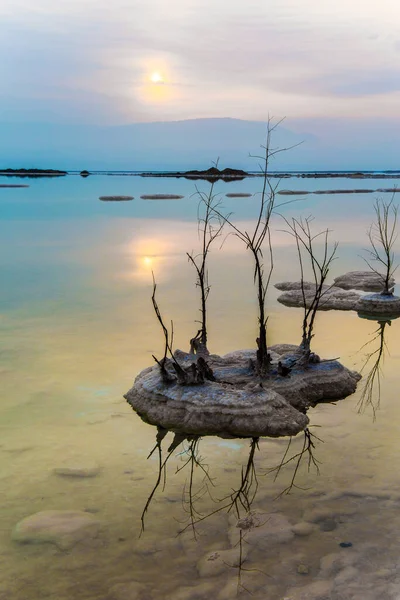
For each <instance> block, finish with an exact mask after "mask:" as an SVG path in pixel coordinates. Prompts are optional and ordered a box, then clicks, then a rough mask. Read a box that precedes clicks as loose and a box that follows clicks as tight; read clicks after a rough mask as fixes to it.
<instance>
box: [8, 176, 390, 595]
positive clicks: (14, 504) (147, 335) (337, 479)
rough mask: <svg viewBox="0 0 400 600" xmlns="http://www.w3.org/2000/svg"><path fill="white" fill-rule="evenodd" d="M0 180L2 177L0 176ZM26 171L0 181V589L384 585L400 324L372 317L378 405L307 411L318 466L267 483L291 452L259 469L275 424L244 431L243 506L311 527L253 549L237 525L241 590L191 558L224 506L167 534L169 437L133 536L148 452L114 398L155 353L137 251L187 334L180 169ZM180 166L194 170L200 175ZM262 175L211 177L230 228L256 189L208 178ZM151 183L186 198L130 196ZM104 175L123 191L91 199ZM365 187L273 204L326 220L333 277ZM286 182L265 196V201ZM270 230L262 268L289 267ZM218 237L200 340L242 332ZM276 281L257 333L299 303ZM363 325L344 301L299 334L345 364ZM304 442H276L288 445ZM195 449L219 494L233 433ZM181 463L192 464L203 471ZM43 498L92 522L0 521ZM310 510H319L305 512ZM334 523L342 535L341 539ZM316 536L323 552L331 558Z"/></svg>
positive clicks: (33, 508) (188, 189) (241, 340)
mask: <svg viewBox="0 0 400 600" xmlns="http://www.w3.org/2000/svg"><path fill="white" fill-rule="evenodd" d="M10 181H11V182H14V181H15V180H7V179H5V178H2V180H0V183H9V182H10ZM24 182H27V183H29V185H30V187H29V188H27V189H0V217H1V220H0V270H1V290H0V372H1V381H2V386H1V403H0V430H1V437H0V465H1V468H0V479H1V486H0V490H1V492H0V493H1V504H0V506H1V511H0V514H1V519H0V568H1V574H2V577H1V581H0V598H1V599H2V600H3V599H7V600H11V599H12V600H14V599H15V600H36V599H39V598H40V599H41V598H51V599H52V600H72V599H74V600H75V599H79V600H80V599H85V600H95V599H103V598H104V599H110V600H120V599H124V600H133V599H135V598H138V599H139V600H145V599H149V598H150V599H153V600H158V599H160V600H164V599H170V598H171V599H172V598H173V599H174V600H190V599H192V600H195V599H197V598H216V599H218V600H225V599H229V598H235V597H236V595H237V592H238V593H239V596H241V595H242V594H243V596H246V595H248V592H247V591H246V589H247V590H249V591H250V592H251V593H252V594H253V596H254V597H255V598H257V599H268V600H280V599H281V598H291V599H293V600H300V599H302V598H314V599H315V600H316V599H317V598H325V597H326V598H332V599H334V600H339V599H345V600H347V599H349V600H356V599H361V598H363V600H365V599H369V598H378V597H380V598H393V599H395V598H399V597H400V566H399V564H398V551H399V542H400V539H399V536H400V534H399V531H400V511H399V506H400V504H399V503H400V483H399V478H398V473H399V470H400V447H399V442H398V440H399V422H400V421H399V417H400V407H399V402H398V389H399V384H400V375H399V365H400V362H399V358H400V354H399V351H398V348H399V341H400V325H399V323H398V322H396V321H394V322H393V323H392V325H391V327H386V330H385V335H386V338H385V341H386V344H387V351H386V356H385V361H384V363H383V366H382V375H383V377H382V386H381V406H380V410H378V411H377V413H376V418H375V420H374V419H373V414H372V411H371V410H366V411H365V412H363V413H361V414H360V413H359V411H358V408H357V403H358V400H359V397H360V392H357V394H355V395H354V396H352V397H350V398H348V399H346V400H344V401H343V402H340V403H337V404H336V405H324V406H319V407H318V408H316V409H314V410H312V411H310V413H309V414H310V418H311V422H312V425H313V426H315V429H313V431H314V432H315V433H317V435H318V437H319V438H321V440H322V441H321V442H317V443H316V448H315V456H316V458H317V459H318V461H319V474H318V473H317V472H316V470H315V469H311V470H310V472H308V471H307V468H306V465H304V467H302V468H301V470H300V472H299V473H298V476H297V479H296V484H297V486H298V487H295V488H294V489H292V491H291V494H290V495H283V496H281V497H279V498H278V499H276V497H277V496H278V495H279V494H280V492H281V491H282V490H284V489H285V488H286V486H287V485H288V483H289V482H290V480H291V477H292V475H293V467H292V466H291V465H289V466H288V467H287V468H286V469H284V470H283V471H282V473H281V474H280V475H279V477H278V478H277V479H276V480H274V477H273V475H265V474H263V473H264V472H265V470H266V469H267V468H268V467H273V466H275V465H277V464H279V461H280V460H281V458H282V455H283V453H284V451H285V448H286V443H285V442H282V441H280V440H277V441H271V440H266V441H262V442H261V443H260V451H259V452H258V453H257V456H256V465H257V468H258V469H259V474H260V476H259V489H258V494H257V497H256V499H255V502H254V504H253V507H254V509H256V510H259V511H263V512H265V513H267V514H273V513H279V515H281V516H282V518H284V519H286V520H288V521H289V522H290V523H291V524H292V525H295V524H297V523H299V522H302V521H304V520H307V519H308V520H311V521H312V523H313V526H312V532H311V533H309V535H305V536H298V535H297V536H295V537H294V538H292V539H290V540H287V541H286V542H284V543H283V542H282V543H278V541H279V540H278V538H279V536H276V538H277V539H276V540H275V541H274V540H273V541H271V544H270V547H269V546H268V547H267V548H260V547H258V546H257V543H256V542H254V544H253V546H254V547H253V546H252V544H251V543H250V542H249V544H248V546H249V552H248V558H247V560H246V563H245V564H244V567H245V568H246V569H249V570H248V571H243V572H242V574H241V582H242V584H243V586H244V587H245V588H246V589H243V588H239V590H238V587H237V585H238V570H237V569H236V568H234V567H233V566H232V564H231V563H230V562H229V560H226V561H225V562H224V563H223V565H222V567H221V565H220V566H219V567H218V568H217V569H214V571H213V570H212V569H211V568H203V566H202V565H203V564H206V566H207V565H208V563H210V562H212V561H208V560H207V558H209V557H210V555H211V556H214V555H215V553H218V552H220V551H223V550H226V549H229V548H230V546H231V538H230V537H229V528H230V527H231V526H232V523H234V518H233V517H232V516H231V515H229V514H228V515H227V514H226V513H224V512H222V513H219V514H217V515H214V516H212V517H210V518H209V519H206V520H205V521H204V522H202V524H201V525H199V533H200V534H201V535H199V536H198V538H197V539H195V540H194V539H193V536H192V534H191V533H190V532H186V533H185V534H183V535H177V534H178V532H179V531H180V530H181V529H182V527H183V526H185V524H186V523H187V513H186V512H185V507H186V506H185V502H184V500H185V489H186V488H185V481H186V478H187V472H186V471H185V469H182V470H181V471H179V472H178V473H176V471H177V469H178V468H179V467H180V466H182V465H183V463H184V462H185V460H186V459H185V455H184V454H182V452H181V449H180V450H179V451H177V452H176V454H175V455H174V456H173V457H172V458H171V460H170V463H169V470H168V479H167V482H166V485H165V489H164V491H162V490H161V489H160V490H159V492H158V493H157V494H156V496H155V498H154V501H153V503H152V505H151V506H150V509H149V511H148V513H147V516H146V529H145V532H144V535H142V536H141V537H140V539H139V537H138V536H139V533H140V516H141V512H142V509H143V507H144V505H145V503H146V499H147V497H148V495H149V493H150V491H151V489H152V486H153V484H154V482H155V480H156V477H157V457H156V456H153V457H152V458H151V459H149V460H147V456H148V454H149V452H150V450H151V449H152V447H153V446H154V443H155V431H154V429H153V428H152V427H150V426H148V425H146V424H144V423H143V422H142V421H141V420H140V419H139V417H138V416H137V415H135V414H134V413H133V412H132V410H131V409H130V407H129V406H128V405H127V404H126V402H125V401H124V399H123V397H122V396H123V394H124V393H125V392H126V391H127V390H128V389H129V388H130V387H131V385H132V383H133V380H134V377H135V376H136V374H137V373H138V372H139V371H140V370H141V369H143V368H145V367H146V366H148V365H151V364H152V362H153V359H152V358H151V355H152V354H156V355H160V354H162V346H163V339H162V336H161V335H160V330H159V326H158V324H157V322H156V319H155V317H154V314H153V311H152V307H151V292H152V284H151V271H152V270H153V271H154V273H155V276H156V279H157V282H158V302H159V305H160V308H161V310H162V312H163V314H164V315H165V318H166V320H167V321H169V320H170V319H173V321H174V330H175V347H179V348H182V349H187V347H188V340H189V339H190V337H192V336H193V334H194V333H195V332H196V330H197V327H196V323H195V321H196V319H198V317H199V313H198V302H197V301H198V297H197V290H196V287H195V281H194V274H193V270H192V269H191V267H190V265H189V264H188V261H187V257H186V254H185V253H186V251H189V252H190V251H196V248H197V247H198V237H197V222H196V219H197V204H198V198H197V197H196V195H195V192H196V189H195V184H194V183H193V182H190V181H185V180H182V179H180V180H174V179H142V178H138V177H122V176H121V177H118V176H115V177H105V176H94V177H89V178H87V179H82V178H80V177H76V176H69V177H66V178H63V179H37V180H26V181H24ZM395 183H396V182H395V181H390V180H382V181H379V180H373V181H369V180H365V181H363V180H357V181H356V182H354V181H351V180H348V179H334V180H329V179H322V180H301V179H288V180H284V181H283V182H282V185H281V187H282V188H288V189H294V190H308V191H313V190H316V189H339V188H341V189H349V187H357V188H360V187H365V189H371V188H375V187H376V188H386V187H388V188H389V187H393V186H394V185H395ZM353 184H355V185H353ZM196 185H197V187H198V188H199V189H201V190H204V191H207V190H208V189H209V186H208V184H207V183H205V182H197V184H196ZM259 189H260V180H257V179H251V180H244V181H241V182H231V183H223V182H221V183H218V184H217V185H216V186H215V192H216V193H218V194H221V196H220V197H221V201H222V205H223V207H224V210H225V211H226V212H232V213H233V216H232V219H233V220H235V222H238V223H240V224H243V225H245V226H246V227H251V222H252V221H253V220H254V215H255V211H256V208H257V196H255V197H252V198H236V199H228V198H226V197H225V194H226V193H232V192H249V193H252V194H256V193H257V192H258V191H259ZM156 193H170V194H171V193H176V194H181V195H183V196H184V198H183V199H181V200H170V201H161V200H159V201H151V200H142V199H140V196H141V195H143V194H156ZM116 194H119V195H132V196H134V197H135V199H134V200H133V201H131V202H120V203H118V202H108V203H106V202H101V201H99V200H98V197H99V196H103V195H116ZM378 195H379V194H357V195H355V194H341V195H329V194H328V195H307V196H302V197H301V200H300V201H299V202H296V203H294V204H291V205H288V206H285V207H282V211H284V212H285V215H286V216H289V215H293V216H299V215H303V216H308V215H309V214H313V215H314V216H315V227H316V228H317V229H323V228H326V227H329V229H330V230H332V234H331V235H332V240H338V241H339V243H340V246H339V251H338V259H337V260H336V261H335V262H334V264H333V267H332V278H333V277H334V276H336V275H338V274H340V273H344V272H346V271H349V270H356V269H364V268H365V263H364V262H363V260H362V258H361V255H362V254H363V248H365V247H366V246H367V236H366V231H367V229H368V226H369V224H370V223H371V222H372V220H373V201H374V199H375V198H376V197H377V196H378ZM287 199H288V197H285V196H280V197H279V202H280V201H282V202H283V201H286V200H287ZM282 229H284V225H283V222H282V220H281V219H280V218H279V217H278V216H276V218H275V219H274V223H273V230H274V231H273V239H274V246H275V270H274V274H273V280H274V282H275V281H281V280H292V279H298V269H297V264H296V256H295V252H294V248H293V246H292V245H291V240H290V237H289V236H288V235H287V234H286V233H284V232H283V231H282ZM219 245H220V244H216V245H215V247H214V248H213V251H212V254H211V257H210V266H209V271H210V282H211V284H212V289H211V294H210V303H209V311H210V323H209V342H210V348H211V350H212V351H213V352H215V353H221V354H222V353H225V352H228V351H231V350H233V349H239V348H247V347H253V346H254V338H255V335H256V311H255V294H254V289H253V284H252V271H251V262H250V258H249V256H248V255H247V254H246V251H245V249H244V247H243V246H241V245H240V243H239V241H238V240H237V239H235V238H234V237H233V236H229V237H228V238H227V239H226V241H225V243H224V245H223V248H222V249H220V248H219ZM277 295H278V293H277V291H276V290H275V289H274V288H272V287H271V290H270V296H269V301H268V302H269V304H268V306H269V315H270V317H269V322H268V325H269V341H270V343H272V344H273V343H278V342H288V343H298V342H299V341H300V334H301V329H300V328H301V311H300V310H297V309H289V308H285V307H283V306H281V305H280V304H278V303H277V301H276V297H277ZM376 329H377V324H376V323H375V322H373V321H368V320H363V319H360V318H358V317H357V315H356V314H355V313H353V312H349V313H339V312H326V313H321V314H319V315H318V319H317V327H316V336H315V343H314V349H315V351H316V352H318V353H319V354H320V355H321V356H323V357H327V358H329V357H337V356H340V360H341V361H342V362H343V364H345V365H346V366H348V367H349V368H354V369H360V368H361V367H362V364H363V362H364V361H365V354H366V352H368V351H369V349H370V350H371V351H373V349H375V347H373V346H372V345H370V346H369V347H367V348H363V349H362V350H361V351H360V348H361V347H362V346H363V345H364V344H366V343H367V342H368V341H371V340H373V337H374V331H376ZM374 343H375V342H372V344H374ZM361 388H362V382H361V385H360V389H361ZM317 427H318V429H317ZM301 443H302V441H301V440H298V441H294V442H293V453H295V452H297V451H298V450H299V448H300V447H301ZM200 452H201V457H202V460H203V461H204V464H207V465H208V468H209V472H210V475H211V477H212V478H213V481H214V485H215V488H213V490H212V496H213V498H214V500H218V498H222V497H223V496H225V495H226V494H229V493H230V491H231V490H232V489H234V488H235V486H237V484H238V480H240V474H241V468H242V464H244V463H245V461H246V457H247V453H248V443H247V442H246V441H243V440H235V441H233V442H227V441H223V440H219V439H217V438H209V439H204V440H202V443H201V450H200ZM71 465H75V466H76V467H77V468H81V469H89V468H92V467H93V468H95V467H99V471H98V474H97V475H95V476H93V477H90V478H89V477H60V476H58V475H56V474H55V472H54V470H55V469H58V468H62V467H65V466H67V467H68V466H71ZM199 471H200V470H199ZM198 477H199V481H200V482H201V473H199V474H198ZM182 501H183V502H182ZM215 506H217V505H216V504H215V502H214V501H213V500H212V499H211V498H210V497H209V496H208V495H207V494H206V495H204V496H202V497H201V498H200V499H199V510H201V512H202V514H208V513H209V512H212V511H213V510H214V509H215ZM44 510H79V511H86V512H87V514H92V515H94V516H95V517H96V518H97V519H98V520H99V521H100V524H101V527H100V531H99V533H98V535H97V537H95V538H94V539H92V538H91V537H90V536H88V537H87V539H83V540H81V541H80V542H79V543H77V544H76V545H74V546H73V547H71V548H68V549H64V550H60V549H59V548H58V547H57V546H56V545H54V544H50V543H46V544H19V543H17V542H15V541H13V540H12V531H13V528H14V526H15V525H16V523H18V522H19V521H21V519H23V518H25V517H27V516H29V515H32V514H34V513H37V512H39V511H44ZM313 510H314V512H315V511H320V516H318V515H317V516H315V514H316V513H315V514H314V516H311V517H310V511H313ZM324 511H325V512H324ZM318 514H319V513H318ZM321 515H322V516H321ZM268 518H269V517H268V516H267V517H266V520H268ZM343 542H344V543H351V544H352V546H351V547H347V548H342V547H341V546H340V545H339V544H340V543H343ZM210 553H211V554H210ZM333 553H334V554H337V556H336V558H335V557H333V558H332V557H331V558H329V555H332V554H333ZM346 553H347V554H346ZM214 558H215V556H214ZM204 561H205V562H204ZM335 561H336V562H335ZM303 567H305V568H303ZM134 582H139V584H143V586H142V587H140V586H139V587H138V586H137V585H135V583H134ZM318 586H319V587H318ZM324 586H325V588H324ZM318 590H319V591H318ZM321 590H322V592H321ZM324 590H325V591H324ZM318 593H319V594H320V595H318ZM323 593H324V594H325V595H321V594H323ZM307 594H308V595H307ZM310 594H311V595H310ZM312 594H314V595H312Z"/></svg>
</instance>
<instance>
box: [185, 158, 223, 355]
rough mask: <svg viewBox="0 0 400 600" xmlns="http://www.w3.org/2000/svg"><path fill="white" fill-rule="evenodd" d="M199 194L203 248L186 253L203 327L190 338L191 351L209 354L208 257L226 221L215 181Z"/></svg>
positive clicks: (200, 232)
mask: <svg viewBox="0 0 400 600" xmlns="http://www.w3.org/2000/svg"><path fill="white" fill-rule="evenodd" d="M217 164H218V163H216V165H217ZM197 194H198V196H199V197H200V201H199V206H198V212H197V220H198V229H199V236H200V240H201V250H200V252H199V253H198V254H194V253H193V252H192V253H191V254H189V252H187V253H186V254H187V257H188V259H189V262H190V263H191V264H192V265H193V266H194V268H195V270H196V286H197V287H198V288H199V289H200V296H201V300H200V302H201V304H200V314H201V321H200V325H201V327H200V329H199V330H198V332H197V334H196V335H195V337H194V338H192V339H191V340H190V351H191V352H193V353H198V354H205V355H207V354H208V349H207V299H208V295H209V293H210V284H209V281H208V268H207V258H208V254H209V251H210V247H211V244H212V243H213V242H214V241H215V240H216V239H217V238H218V237H219V236H220V235H221V231H222V229H223V227H224V224H225V222H224V220H222V219H221V217H219V216H218V215H216V212H215V209H217V208H218V206H219V204H220V202H219V201H218V199H217V197H216V196H215V194H214V183H212V184H211V187H210V191H209V193H208V194H206V193H204V192H202V191H200V190H197ZM202 209H203V211H202Z"/></svg>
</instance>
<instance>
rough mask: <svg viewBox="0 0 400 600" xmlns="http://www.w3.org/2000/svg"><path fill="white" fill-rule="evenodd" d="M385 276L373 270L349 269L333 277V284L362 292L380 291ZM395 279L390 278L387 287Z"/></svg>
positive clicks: (393, 282)
mask: <svg viewBox="0 0 400 600" xmlns="http://www.w3.org/2000/svg"><path fill="white" fill-rule="evenodd" d="M384 281H385V278H384V276H383V275H380V274H378V273H374V272H373V271H349V272H348V273H345V274H344V275H340V276H339V277H336V279H334V281H333V284H334V285H335V286H336V287H339V288H342V289H344V290H362V291H364V292H381V291H382V290H383V286H384ZM394 284H395V280H394V279H393V277H391V278H390V281H389V287H390V288H391V287H393V286H394Z"/></svg>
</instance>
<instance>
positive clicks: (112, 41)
mask: <svg viewBox="0 0 400 600" xmlns="http://www.w3.org/2000/svg"><path fill="white" fill-rule="evenodd" d="M0 22H1V30H0V54H1V56H2V60H1V62H0V82H1V83H0V86H1V87H0V121H3V122H4V121H31V122H32V121H38V122H42V121H48V122H49V121H51V122H57V123H88V124H90V123H91V124H110V125H111V124H123V123H132V122H138V121H162V120H178V119H187V118H198V117H235V118H241V119H250V120H265V119H266V117H267V115H268V114H273V115H276V116H279V117H281V116H284V115H286V116H287V118H288V120H290V119H299V118H323V119H325V118H340V119H342V118H343V119H347V118H349V117H350V118H355V119H359V118H363V119H367V120H368V119H371V120H374V121H376V120H377V119H379V118H381V117H385V119H386V121H387V120H389V121H390V120H393V123H394V124H396V125H397V124H398V123H399V120H400V27H399V23H400V2H399V0H381V1H380V2H376V1H370V0H363V1H360V0H335V1H332V0H249V1H248V2H244V1H243V0H240V1H238V0H225V1H221V0H147V1H145V0H134V1H132V0H131V1H129V0H113V1H110V0H81V1H79V0H1V2H0ZM154 73H159V74H160V76H161V77H162V78H163V80H164V83H153V82H152V81H151V76H152V74H154Z"/></svg>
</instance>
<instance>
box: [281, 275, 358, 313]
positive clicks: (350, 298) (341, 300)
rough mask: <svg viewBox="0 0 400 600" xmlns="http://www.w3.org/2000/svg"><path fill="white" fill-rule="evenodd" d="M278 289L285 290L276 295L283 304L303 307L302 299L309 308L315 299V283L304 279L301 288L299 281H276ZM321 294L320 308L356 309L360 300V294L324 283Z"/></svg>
mask: <svg viewBox="0 0 400 600" xmlns="http://www.w3.org/2000/svg"><path fill="white" fill-rule="evenodd" d="M275 287H277V288H278V289H280V290H287V291H285V292H284V293H283V294H281V295H280V296H279V297H278V302H280V303H281V304H284V305H285V306H292V307H303V306H304V301H305V304H306V307H307V308H309V307H310V306H311V305H312V304H313V302H314V299H315V283H310V282H308V281H305V282H304V283H303V290H304V293H303V290H302V289H301V282H300V281H284V282H282V283H277V284H276V286H275ZM322 289H323V295H322V297H321V301H320V303H319V309H320V310H357V303H358V302H359V300H360V294H357V292H349V291H346V290H342V289H341V288H338V287H336V286H328V285H324V286H323V287H322Z"/></svg>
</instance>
